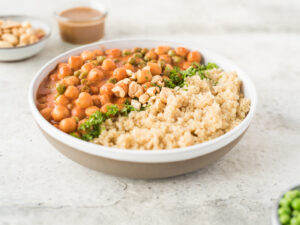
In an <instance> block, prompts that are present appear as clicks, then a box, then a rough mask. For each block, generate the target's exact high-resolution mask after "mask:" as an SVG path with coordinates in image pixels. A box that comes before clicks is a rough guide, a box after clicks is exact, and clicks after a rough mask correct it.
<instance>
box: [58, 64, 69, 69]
mask: <svg viewBox="0 0 300 225" xmlns="http://www.w3.org/2000/svg"><path fill="white" fill-rule="evenodd" d="M64 66H68V64H67V63H59V64H58V65H57V69H58V70H59V69H60V68H62V67H64Z"/></svg>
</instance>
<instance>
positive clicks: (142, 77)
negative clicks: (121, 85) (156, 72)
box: [137, 70, 152, 84]
mask: <svg viewBox="0 0 300 225" xmlns="http://www.w3.org/2000/svg"><path fill="white" fill-rule="evenodd" d="M151 80H152V74H151V72H150V71H149V70H139V71H138V72H137V82H138V83H140V84H143V83H146V82H149V81H151Z"/></svg>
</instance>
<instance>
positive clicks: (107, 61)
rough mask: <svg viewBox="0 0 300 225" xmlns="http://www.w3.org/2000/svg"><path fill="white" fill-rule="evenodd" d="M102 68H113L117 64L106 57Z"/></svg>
mask: <svg viewBox="0 0 300 225" xmlns="http://www.w3.org/2000/svg"><path fill="white" fill-rule="evenodd" d="M102 68H103V69H104V70H113V69H115V68H116V64H115V63H114V61H112V60H111V59H105V60H104V61H103V63H102Z"/></svg>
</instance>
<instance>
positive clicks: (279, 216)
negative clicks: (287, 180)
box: [272, 185, 300, 225]
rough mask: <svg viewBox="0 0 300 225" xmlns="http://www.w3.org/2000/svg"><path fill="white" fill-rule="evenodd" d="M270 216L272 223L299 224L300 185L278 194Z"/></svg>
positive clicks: (283, 224) (276, 224) (277, 224)
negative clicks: (278, 197) (278, 196)
mask: <svg viewBox="0 0 300 225" xmlns="http://www.w3.org/2000/svg"><path fill="white" fill-rule="evenodd" d="M272 217H273V218H272V220H273V224H274V225H300V185H299V186H296V187H294V188H292V189H290V190H288V191H286V192H285V193H284V194H282V195H281V196H280V199H279V200H278V201H277V202H276V206H275V209H274V213H273V215H272Z"/></svg>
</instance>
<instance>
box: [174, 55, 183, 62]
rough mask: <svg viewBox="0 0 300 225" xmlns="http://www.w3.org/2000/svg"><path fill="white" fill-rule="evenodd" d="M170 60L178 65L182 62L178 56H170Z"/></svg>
mask: <svg viewBox="0 0 300 225" xmlns="http://www.w3.org/2000/svg"><path fill="white" fill-rule="evenodd" d="M172 60H173V62H174V63H180V62H181V61H182V58H181V57H180V56H177V55H176V56H172Z"/></svg>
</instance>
